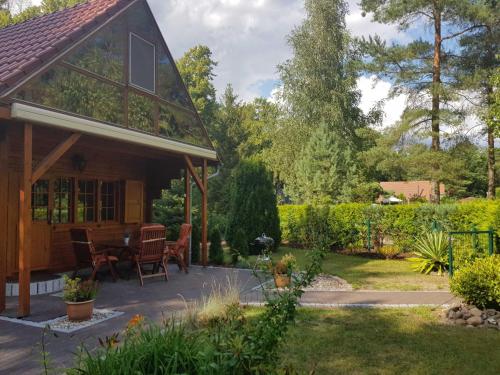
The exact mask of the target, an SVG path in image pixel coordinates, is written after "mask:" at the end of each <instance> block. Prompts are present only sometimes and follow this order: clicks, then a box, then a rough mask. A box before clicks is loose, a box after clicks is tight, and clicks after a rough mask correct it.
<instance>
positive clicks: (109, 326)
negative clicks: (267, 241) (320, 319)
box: [0, 265, 457, 375]
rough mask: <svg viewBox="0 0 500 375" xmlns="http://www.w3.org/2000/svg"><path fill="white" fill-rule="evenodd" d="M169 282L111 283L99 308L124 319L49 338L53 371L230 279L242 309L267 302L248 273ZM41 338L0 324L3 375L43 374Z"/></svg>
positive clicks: (385, 301) (325, 298)
mask: <svg viewBox="0 0 500 375" xmlns="http://www.w3.org/2000/svg"><path fill="white" fill-rule="evenodd" d="M169 276H170V279H169V281H168V282H165V281H164V280H163V279H162V278H157V279H148V280H146V282H145V286H144V287H143V288H141V287H140V286H139V282H138V280H137V279H136V278H135V277H134V278H132V279H131V280H119V281H118V282H116V283H113V282H112V281H111V280H110V278H107V279H106V280H105V282H103V283H101V287H100V291H99V294H98V296H97V299H96V305H95V307H96V308H99V309H112V310H115V311H119V312H123V315H121V316H118V317H115V318H112V319H110V320H106V321H103V322H101V323H98V324H96V325H93V326H91V327H88V328H84V329H81V330H79V331H76V332H75V333H71V334H65V333H61V334H58V337H54V336H52V335H47V336H46V337H47V351H48V352H49V354H50V359H51V361H52V365H53V366H54V367H56V368H64V367H69V366H71V365H72V364H73V362H74V359H75V356H74V353H75V351H76V350H77V348H78V346H79V345H81V344H84V345H85V346H86V347H87V348H89V349H90V348H94V347H96V346H97V345H98V341H97V338H98V337H105V336H110V335H112V334H113V333H115V332H118V331H120V330H122V329H123V328H124V327H125V326H126V324H127V322H128V321H129V320H130V318H131V317H132V316H134V315H135V314H141V315H144V316H146V317H147V318H148V319H151V320H153V321H157V322H159V321H161V320H162V319H163V317H165V316H167V317H168V316H171V315H172V314H175V313H178V312H180V311H182V310H183V309H184V308H185V307H186V303H187V302H192V301H195V300H199V299H200V298H202V296H204V295H208V294H209V293H210V290H211V289H212V287H213V286H214V285H217V284H218V285H226V284H227V280H228V279H230V280H231V281H232V282H233V283H234V282H237V283H238V286H239V287H240V290H241V292H242V294H241V302H242V303H247V304H250V305H259V304H262V302H263V297H262V293H261V291H260V288H259V287H258V285H259V281H258V280H257V279H256V278H255V277H254V276H253V275H252V272H251V271H250V270H241V269H231V268H216V267H207V268H202V267H197V266H192V267H191V268H190V273H189V274H188V275H186V274H184V273H181V272H179V271H178V270H177V267H176V266H174V265H170V266H169ZM456 301H457V300H456V298H454V297H453V296H452V295H451V294H450V293H449V292H445V291H443V292H438V291H434V292H390V291H309V292H306V293H305V294H304V295H303V297H302V299H301V303H302V305H304V306H312V307H320V308H321V307H322V308H333V307H345V306H347V307H391V306H393V307H400V306H418V305H433V306H439V305H446V304H450V303H453V302H456ZM16 303H17V299H16V298H15V297H12V298H8V300H7V310H6V311H5V312H4V313H3V314H2V315H3V316H11V317H12V316H15V313H16ZM62 315H65V305H64V302H63V301H62V300H61V298H59V297H55V296H51V295H43V296H33V297H32V314H31V316H30V317H29V318H28V320H30V321H32V322H41V321H45V320H48V319H53V318H56V317H59V316H62ZM41 334H42V329H41V328H39V327H30V326H26V325H21V324H18V323H12V322H7V321H2V320H0V374H9V375H10V374H40V372H41V365H40V361H41V349H40V341H41ZM59 372H60V371H59Z"/></svg>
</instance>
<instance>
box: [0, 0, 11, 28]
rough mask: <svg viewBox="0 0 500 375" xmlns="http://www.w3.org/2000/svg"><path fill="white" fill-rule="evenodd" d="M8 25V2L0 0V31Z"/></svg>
mask: <svg viewBox="0 0 500 375" xmlns="http://www.w3.org/2000/svg"><path fill="white" fill-rule="evenodd" d="M9 23H10V9H9V2H8V0H0V29H1V28H2V27H5V26H7V25H8V24H9Z"/></svg>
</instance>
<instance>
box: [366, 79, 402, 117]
mask: <svg viewBox="0 0 500 375" xmlns="http://www.w3.org/2000/svg"><path fill="white" fill-rule="evenodd" d="M357 86H358V89H359V90H360V91H361V93H362V97H361V102H360V107H361V109H362V110H363V112H364V113H365V114H367V113H368V112H369V111H370V109H371V108H373V106H375V105H376V104H377V103H378V102H379V101H381V100H383V99H386V98H387V97H388V95H389V91H390V89H391V84H390V83H389V82H387V81H382V80H376V78H375V76H371V77H360V78H359V79H358V82H357ZM405 104H406V96H405V95H399V96H397V97H395V98H392V99H387V100H385V102H384V103H383V110H384V119H383V121H382V126H384V127H387V126H390V125H392V124H394V123H395V122H396V121H397V120H399V118H400V116H401V114H402V113H403V110H404V108H405Z"/></svg>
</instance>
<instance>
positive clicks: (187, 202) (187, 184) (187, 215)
mask: <svg viewBox="0 0 500 375" xmlns="http://www.w3.org/2000/svg"><path fill="white" fill-rule="evenodd" d="M184 222H185V223H186V224H191V175H190V174H189V170H188V169H187V168H186V170H185V171H184ZM191 238H192V237H191ZM191 246H192V244H191ZM184 260H185V261H186V264H190V261H191V259H189V248H186V250H185V253H184Z"/></svg>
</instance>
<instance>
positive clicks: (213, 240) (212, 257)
mask: <svg viewBox="0 0 500 375" xmlns="http://www.w3.org/2000/svg"><path fill="white" fill-rule="evenodd" d="M209 240H210V248H209V249H208V260H209V261H210V262H211V263H214V264H223V263H224V251H223V250H222V244H221V241H222V240H221V237H220V232H219V230H218V229H217V228H215V229H212V231H211V232H210V237H209Z"/></svg>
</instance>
